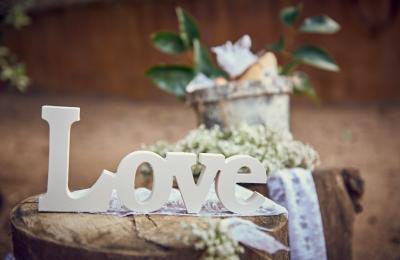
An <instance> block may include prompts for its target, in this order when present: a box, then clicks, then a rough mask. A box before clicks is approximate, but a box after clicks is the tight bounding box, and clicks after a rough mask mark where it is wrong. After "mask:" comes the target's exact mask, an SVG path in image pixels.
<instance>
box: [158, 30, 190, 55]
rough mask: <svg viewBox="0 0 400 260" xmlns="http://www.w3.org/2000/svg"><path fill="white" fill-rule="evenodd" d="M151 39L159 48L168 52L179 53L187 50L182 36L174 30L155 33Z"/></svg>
mask: <svg viewBox="0 0 400 260" xmlns="http://www.w3.org/2000/svg"><path fill="white" fill-rule="evenodd" d="M151 41H152V42H153V45H154V46H155V47H156V48H157V49H158V50H160V51H161V52H164V53H167V54H179V53H182V52H184V51H185V50H186V47H185V45H184V43H183V41H182V39H181V37H180V36H179V35H178V34H176V33H173V32H157V33H154V34H152V35H151Z"/></svg>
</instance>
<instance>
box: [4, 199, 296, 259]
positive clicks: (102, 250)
mask: <svg viewBox="0 0 400 260" xmlns="http://www.w3.org/2000/svg"><path fill="white" fill-rule="evenodd" d="M37 206H38V203H37V197H30V198H28V199H26V200H24V201H23V202H21V203H20V204H19V205H17V206H16V207H15V208H14V209H13V210H12V212H11V227H12V237H13V244H14V254H15V256H16V258H17V259H198V258H200V257H201V255H202V253H203V252H202V251H196V250H194V249H193V248H192V247H190V246H188V245H185V244H184V243H183V242H182V239H181V237H182V236H184V235H185V232H186V233H188V231H186V230H188V229H185V228H184V227H183V225H182V223H185V222H186V223H196V222H201V221H204V218H199V217H190V216H161V215H137V216H128V217H119V216H113V215H104V214H85V213H42V212H40V213H39V212H38V210H37ZM246 219H249V220H251V221H253V222H254V223H256V224H258V225H260V226H263V227H266V228H269V229H271V230H272V231H271V232H270V234H271V235H273V236H274V237H275V238H276V239H278V240H279V241H281V242H282V243H284V244H285V245H287V244H288V242H287V241H288V226H287V217H286V216H285V215H278V216H268V217H248V218H246ZM241 258H242V259H250V258H251V259H288V258H289V257H288V253H287V252H283V251H280V252H277V253H275V254H273V255H269V254H266V253H262V252H260V251H257V250H254V249H250V248H246V250H245V253H244V254H242V255H241Z"/></svg>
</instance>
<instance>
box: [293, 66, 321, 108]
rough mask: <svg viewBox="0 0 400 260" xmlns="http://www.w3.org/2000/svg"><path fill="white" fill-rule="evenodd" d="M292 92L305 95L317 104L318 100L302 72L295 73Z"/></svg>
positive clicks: (308, 80) (307, 78)
mask: <svg viewBox="0 0 400 260" xmlns="http://www.w3.org/2000/svg"><path fill="white" fill-rule="evenodd" d="M293 77H294V79H293V81H292V82H293V91H294V93H295V94H302V95H306V96H308V97H309V98H311V99H312V100H313V101H314V102H316V103H319V98H318V96H317V93H316V92H315V89H314V87H313V85H312V83H311V81H310V78H309V77H308V75H307V74H306V73H304V72H302V71H296V73H294V75H293Z"/></svg>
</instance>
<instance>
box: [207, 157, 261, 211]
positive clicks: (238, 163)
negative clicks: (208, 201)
mask: <svg viewBox="0 0 400 260" xmlns="http://www.w3.org/2000/svg"><path fill="white" fill-rule="evenodd" d="M242 167H247V168H248V169H249V170H250V173H238V171H239V170H240V168H242ZM266 182H267V175H266V173H265V169H264V167H263V166H262V164H261V163H260V162H259V161H258V160H256V159H254V158H253V157H250V156H248V155H235V156H232V157H229V158H228V159H226V161H225V166H224V167H223V169H222V171H221V172H220V174H219V175H218V179H217V182H216V184H215V187H216V191H217V195H218V198H219V200H220V201H221V202H222V204H223V205H224V206H225V207H226V208H227V209H228V210H230V211H232V212H235V213H242V214H246V213H253V212H254V211H255V210H256V209H258V208H259V207H260V206H261V205H262V204H263V203H264V201H265V197H264V196H262V195H261V194H259V193H257V192H253V194H252V195H251V196H250V197H249V198H248V199H247V200H246V201H244V202H242V201H238V200H237V199H236V196H235V186H236V183H261V184H266Z"/></svg>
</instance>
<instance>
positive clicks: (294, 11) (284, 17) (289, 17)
mask: <svg viewBox="0 0 400 260" xmlns="http://www.w3.org/2000/svg"><path fill="white" fill-rule="evenodd" d="M302 9H303V5H302V4H298V5H297V6H288V7H285V8H283V9H282V10H281V12H280V14H279V16H280V18H281V21H282V22H283V23H284V24H286V25H287V26H289V27H292V26H293V25H294V23H295V22H296V21H297V19H298V18H299V16H300V13H301V10H302Z"/></svg>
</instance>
